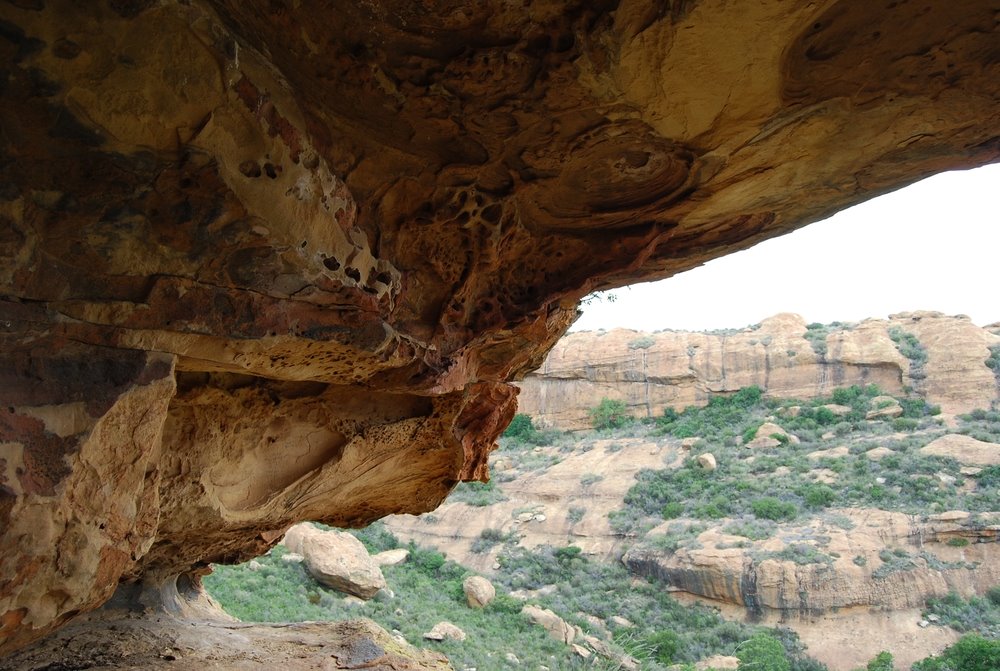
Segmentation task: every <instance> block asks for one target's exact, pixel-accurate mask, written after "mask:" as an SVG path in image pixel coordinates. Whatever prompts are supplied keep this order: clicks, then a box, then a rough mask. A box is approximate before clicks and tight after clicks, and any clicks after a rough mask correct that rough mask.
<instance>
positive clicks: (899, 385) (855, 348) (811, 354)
mask: <svg viewBox="0 0 1000 671" xmlns="http://www.w3.org/2000/svg"><path fill="white" fill-rule="evenodd" d="M809 330H810V329H808V328H807V325H806V323H805V321H804V320H803V319H802V318H801V317H799V316H798V315H793V314H780V315H777V316H774V317H771V318H769V319H765V320H764V321H762V322H761V323H760V325H759V326H756V327H750V328H746V329H742V330H739V331H734V332H730V333H688V332H683V331H666V332H659V333H639V332H637V331H631V330H626V329H615V330H612V331H597V332H593V331H586V332H579V333H571V334H569V335H567V336H565V337H564V338H563V339H562V340H560V341H559V342H558V343H556V346H555V347H554V348H553V349H552V351H551V352H550V353H549V355H548V357H547V358H546V359H545V362H544V363H543V364H542V366H541V367H540V368H539V369H538V370H537V371H535V372H534V373H531V374H529V375H528V377H527V378H525V379H524V380H523V381H521V382H520V383H519V386H520V387H521V396H520V398H519V412H524V413H527V414H529V415H531V416H532V417H533V418H535V419H536V420H537V421H538V422H539V423H540V424H542V425H551V426H558V427H560V428H565V429H579V428H585V427H589V426H590V418H589V416H588V411H589V410H590V409H591V408H593V407H594V406H596V405H597V404H598V403H600V401H601V399H602V398H605V397H608V398H613V399H618V400H622V401H624V402H625V403H627V404H628V406H629V408H630V410H631V412H632V414H633V415H636V416H640V417H652V416H658V415H660V414H661V413H662V412H663V410H664V408H667V407H671V408H674V409H675V410H682V409H683V408H685V407H687V406H689V405H704V404H705V403H707V401H708V398H709V397H710V396H711V395H712V394H721V393H726V392H733V391H736V390H738V389H740V388H742V387H749V386H751V385H757V386H759V387H760V388H761V389H762V390H763V391H764V392H765V394H766V395H768V396H772V397H776V398H803V399H806V398H816V397H818V396H823V395H826V394H829V393H830V392H832V391H833V390H834V389H836V388H838V387H846V386H850V385H852V384H861V385H865V384H877V385H878V386H879V387H881V388H882V389H884V390H886V391H887V392H889V393H892V394H900V393H902V390H903V387H911V388H913V389H914V390H915V391H916V392H917V393H920V394H922V395H923V396H924V397H925V398H926V399H927V401H928V402H929V403H932V404H936V405H940V406H941V409H942V411H943V412H945V413H949V414H951V413H962V412H969V411H970V410H974V409H976V408H989V407H991V404H992V403H993V402H995V401H998V400H1000V385H998V384H997V383H996V382H995V381H994V377H993V371H992V370H990V368H989V367H987V365H986V360H987V359H988V358H989V356H990V349H989V348H990V347H995V346H997V345H1000V337H998V336H997V335H996V334H994V333H992V332H991V331H990V330H989V329H988V328H979V327H978V326H976V325H975V324H973V323H972V322H971V321H970V320H969V319H968V318H967V317H962V316H958V317H947V316H945V315H942V314H940V313H937V312H915V313H901V314H898V315H892V316H891V317H890V318H889V319H867V320H865V321H863V322H861V323H859V324H846V325H845V324H841V325H835V326H832V327H829V328H824V329H813V331H814V333H816V334H818V336H811V337H812V341H811V340H809V339H807V338H806V335H807V333H809ZM896 330H901V331H903V332H905V333H911V334H913V335H914V336H915V337H916V338H917V339H918V341H919V342H920V344H921V345H922V346H923V347H924V348H925V350H926V354H927V361H926V363H924V364H923V365H922V366H915V365H913V363H912V362H911V361H910V360H909V359H907V357H906V356H904V355H903V354H902V353H901V352H900V350H899V348H898V347H897V346H896V344H895V343H894V341H893V339H892V337H891V335H890V332H896ZM813 341H819V342H822V343H823V346H818V347H815V348H814V346H813ZM824 350H825V351H824ZM831 411H832V412H838V411H839V408H838V407H836V406H834V407H833V408H832V410H831ZM882 411H883V412H885V410H884V409H883V410H882ZM873 412H874V413H876V414H878V410H873ZM890 412H891V409H890Z"/></svg>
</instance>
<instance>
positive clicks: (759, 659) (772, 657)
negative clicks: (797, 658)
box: [736, 632, 791, 671]
mask: <svg viewBox="0 0 1000 671" xmlns="http://www.w3.org/2000/svg"><path fill="white" fill-rule="evenodd" d="M736 657H737V658H739V660H740V669H741V671H791V665H790V664H789V663H788V658H787V657H786V656H785V648H784V647H783V646H782V645H781V641H779V640H778V639H776V638H775V637H774V636H771V635H770V634H767V633H764V632H760V633H757V634H754V635H753V637H752V638H750V639H749V640H747V641H744V642H743V643H741V644H740V645H739V646H738V647H737V648H736Z"/></svg>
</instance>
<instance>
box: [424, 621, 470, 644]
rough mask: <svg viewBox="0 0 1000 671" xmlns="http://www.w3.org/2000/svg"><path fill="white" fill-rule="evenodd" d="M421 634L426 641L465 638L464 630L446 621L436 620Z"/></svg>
mask: <svg viewBox="0 0 1000 671" xmlns="http://www.w3.org/2000/svg"><path fill="white" fill-rule="evenodd" d="M423 636H424V638H426V639H427V640H428V641H443V640H445V639H446V638H447V639H451V640H453V641H464V640H465V638H466V635H465V632H464V631H462V630H461V629H459V628H458V627H456V626H455V625H453V624H452V623H451V622H447V621H442V622H438V623H437V624H435V625H434V626H433V627H432V628H431V630H430V631H428V632H427V633H425V634H424V635H423Z"/></svg>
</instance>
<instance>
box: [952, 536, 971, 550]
mask: <svg viewBox="0 0 1000 671" xmlns="http://www.w3.org/2000/svg"><path fill="white" fill-rule="evenodd" d="M968 544H969V539H968V538H963V537H961V536H955V537H954V538H949V539H948V545H950V546H951V547H953V548H964V547H965V546H967V545H968Z"/></svg>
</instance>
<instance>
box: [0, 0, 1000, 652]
mask: <svg viewBox="0 0 1000 671" xmlns="http://www.w3.org/2000/svg"><path fill="white" fill-rule="evenodd" d="M917 15H919V20H915V17H916V16H917ZM995 31H996V25H995V16H994V8H993V7H992V6H991V5H990V3H988V2H985V1H983V2H975V1H973V2H969V3H958V4H956V3H953V2H945V1H943V0H941V1H937V2H932V3H930V4H927V3H924V4H921V5H920V7H919V8H915V7H910V6H909V5H908V3H905V2H904V3H897V5H894V6H893V7H891V8H886V7H883V6H881V5H879V6H876V5H862V4H858V3H854V2H849V1H847V0H844V1H840V2H837V1H832V2H825V3H820V4H816V3H807V2H797V3H794V4H793V5H788V4H787V3H780V4H777V3H747V4H745V5H743V6H740V7H735V8H734V7H732V6H731V4H730V3H726V2H723V1H722V0H715V1H702V2H697V3H689V2H682V3H674V4H673V5H672V6H671V8H670V9H666V10H665V9H663V8H656V7H653V6H650V5H648V3H635V2H628V1H623V2H620V3H615V2H609V3H597V4H594V3H585V2H572V1H568V2H555V3H547V4H545V3H543V4H541V5H536V6H533V7H531V8H530V9H529V8H522V7H519V6H518V7H515V6H514V5H511V4H509V3H506V2H493V3H487V4H484V5H477V6H476V8H475V9H471V8H469V7H467V6H466V5H465V4H464V3H457V4H456V3H448V2H431V3H422V4H419V5H414V4H413V3H410V2H396V1H395V0H382V1H379V2H368V3H351V2H329V1H327V0H306V1H304V2H297V3H284V2H270V3H263V2H243V1H240V2H236V1H228V0H192V1H190V2H187V1H185V2H179V1H174V0H162V1H160V2H150V1H146V0H107V1H102V2H96V3H73V2H68V1H66V0H31V1H28V0H21V1H17V2H8V3H5V4H4V5H3V7H2V8H0V51H2V54H3V62H4V63H5V66H4V70H3V77H2V86H0V127H2V132H0V255H2V257H3V263H2V264H0V296H2V299H0V352H2V354H0V359H2V362H0V375H2V385H0V408H2V409H3V412H2V413H0V446H2V452H0V547H2V548H3V554H2V556H0V654H3V653H4V652H7V651H9V650H12V649H14V648H17V647H19V646H23V645H25V644H27V643H29V642H31V641H33V640H35V639H37V638H38V637H40V636H42V635H43V634H45V633H46V632H49V631H51V630H53V629H54V628H56V627H58V626H59V625H61V624H62V623H64V622H66V621H67V620H68V619H70V618H72V617H74V616H75V615H77V614H79V613H81V612H84V611H87V610H90V609H93V608H95V607H97V606H98V605H100V604H101V603H102V602H104V601H105V600H106V599H108V598H109V596H110V595H111V594H112V593H113V592H114V590H115V589H116V585H118V583H119V581H146V582H147V583H150V584H157V583H160V582H162V581H163V580H167V579H168V577H170V576H175V575H176V574H182V573H193V574H197V573H198V572H199V571H202V570H204V567H205V566H206V565H207V564H208V563H210V562H218V561H235V560H237V559H240V558H245V557H248V556H251V555H253V554H255V553H258V552H260V551H262V550H263V549H264V548H266V547H268V546H269V545H271V544H273V543H274V542H276V540H277V539H278V538H279V537H280V535H281V533H282V532H283V531H284V529H285V528H287V527H288V526H289V525H290V524H291V523H293V522H295V521H297V520H302V519H307V518H309V519H316V520H322V521H325V522H328V523H331V524H337V525H356V524H364V523H365V522H367V521H370V520H372V519H375V518H377V517H379V516H381V515H384V514H386V513H390V512H403V511H409V512H420V511H426V510H429V509H431V508H433V507H434V506H436V505H437V504H438V503H439V502H440V501H441V500H442V499H443V497H444V496H445V494H446V493H447V492H448V490H449V489H450V488H451V487H452V486H454V484H455V483H456V482H457V481H459V480H465V479H476V478H483V477H485V475H486V473H485V464H486V458H487V455H488V452H489V451H490V449H491V446H492V445H493V441H494V439H495V437H496V436H497V435H498V433H499V432H500V431H501V430H502V428H503V427H504V426H505V425H506V423H507V422H508V421H509V419H510V417H511V416H512V414H513V412H514V389H513V388H512V387H510V386H508V385H507V383H506V380H509V379H511V378H513V377H517V376H520V375H523V374H524V373H525V372H526V371H528V370H530V369H531V368H533V367H534V366H536V365H538V364H539V363H540V362H541V360H542V358H543V356H544V354H545V352H546V351H547V350H548V349H549V348H550V347H551V346H552V345H553V344H554V343H555V341H556V340H557V339H558V337H559V336H560V335H561V334H562V333H563V332H564V331H565V329H566V327H567V326H568V324H569V323H570V321H571V320H572V319H573V316H574V314H575V307H576V303H577V301H578V300H579V298H580V297H581V296H583V295H585V294H586V293H588V292H590V291H592V290H593V289H598V288H609V287H614V286H619V285H621V284H623V283H626V282H628V281H631V280H637V279H642V278H654V277H665V276H669V275H671V274H673V273H676V272H679V271H681V270H684V269H687V268H690V267H693V266H695V265H697V264H699V263H702V262H704V261H705V260H707V259H710V258H713V257H715V256H718V255H721V254H724V253H727V252H728V251H731V250H735V249H740V248H744V247H747V246H749V245H751V244H753V243H755V242H757V241H759V240H762V239H764V238H766V237H770V236H774V235H778V234H781V233H783V232H787V231H789V230H791V229H793V228H795V227H797V226H801V225H804V224H806V223H808V222H810V221H813V220H815V219H817V218H820V217H822V216H824V215H827V214H830V213H832V212H833V211H835V210H837V209H839V208H842V207H845V206H847V205H850V204H852V203H855V202H858V201H860V200H863V199H865V198H867V197H870V196H873V195H876V194H878V193H880V192H883V191H885V190H888V189H891V188H894V187H897V186H900V185H903V184H906V183H909V182H912V181H914V180H916V179H918V178H920V177H922V176H924V175H928V174H930V173H933V172H937V171H940V170H944V169H948V168H955V167H970V166H974V165H978V164H982V163H986V162H990V161H994V160H996V159H997V157H998V155H1000V144H998V142H997V128H998V127H1000V117H998V111H997V108H996V105H995V101H996V99H997V97H998V95H1000V76H998V75H1000V72H998V68H1000V58H997V52H996V45H997V43H998V42H997V40H996V39H995V37H996V35H995ZM804 194H806V195H805V196H804Z"/></svg>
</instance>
